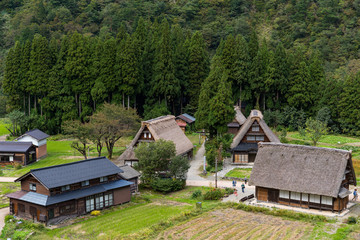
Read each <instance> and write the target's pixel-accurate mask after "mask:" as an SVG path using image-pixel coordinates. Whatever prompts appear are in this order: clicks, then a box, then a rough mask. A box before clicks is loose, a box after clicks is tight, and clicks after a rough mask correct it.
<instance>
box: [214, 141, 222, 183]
mask: <svg viewBox="0 0 360 240" xmlns="http://www.w3.org/2000/svg"><path fill="white" fill-rule="evenodd" d="M221 152H222V143H220V148H219V150H218V156H217V157H216V158H215V188H217V165H218V159H220V160H222V158H221Z"/></svg>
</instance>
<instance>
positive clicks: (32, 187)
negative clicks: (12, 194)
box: [29, 183, 36, 192]
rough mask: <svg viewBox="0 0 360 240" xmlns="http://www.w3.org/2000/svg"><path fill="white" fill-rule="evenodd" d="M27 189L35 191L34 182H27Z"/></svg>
mask: <svg viewBox="0 0 360 240" xmlns="http://www.w3.org/2000/svg"><path fill="white" fill-rule="evenodd" d="M29 190H30V191H33V192H36V183H29Z"/></svg>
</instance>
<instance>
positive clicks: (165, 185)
mask: <svg viewBox="0 0 360 240" xmlns="http://www.w3.org/2000/svg"><path fill="white" fill-rule="evenodd" d="M184 187H185V181H184V180H178V179H171V178H157V179H154V180H153V181H152V182H151V188H152V189H154V190H156V191H159V192H163V193H169V192H174V191H179V190H181V189H183V188H184Z"/></svg>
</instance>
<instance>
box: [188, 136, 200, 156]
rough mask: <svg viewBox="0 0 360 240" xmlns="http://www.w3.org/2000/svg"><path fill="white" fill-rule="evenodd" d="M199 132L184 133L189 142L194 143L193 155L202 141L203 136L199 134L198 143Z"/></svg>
mask: <svg viewBox="0 0 360 240" xmlns="http://www.w3.org/2000/svg"><path fill="white" fill-rule="evenodd" d="M199 135H200V134H199V133H186V136H187V137H188V138H189V139H190V141H191V143H192V144H193V145H194V151H193V155H194V156H195V155H196V153H197V151H198V150H199V148H200V147H201V144H203V142H204V137H202V136H200V144H199Z"/></svg>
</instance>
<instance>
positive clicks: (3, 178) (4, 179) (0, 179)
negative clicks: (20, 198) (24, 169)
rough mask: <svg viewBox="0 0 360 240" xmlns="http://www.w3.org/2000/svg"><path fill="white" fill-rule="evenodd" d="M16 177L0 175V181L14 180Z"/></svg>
mask: <svg viewBox="0 0 360 240" xmlns="http://www.w3.org/2000/svg"><path fill="white" fill-rule="evenodd" d="M16 179H17V178H16V177H0V182H15V180H16Z"/></svg>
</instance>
